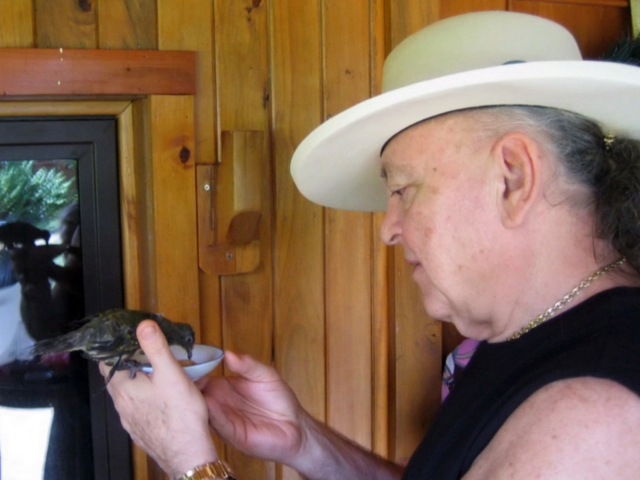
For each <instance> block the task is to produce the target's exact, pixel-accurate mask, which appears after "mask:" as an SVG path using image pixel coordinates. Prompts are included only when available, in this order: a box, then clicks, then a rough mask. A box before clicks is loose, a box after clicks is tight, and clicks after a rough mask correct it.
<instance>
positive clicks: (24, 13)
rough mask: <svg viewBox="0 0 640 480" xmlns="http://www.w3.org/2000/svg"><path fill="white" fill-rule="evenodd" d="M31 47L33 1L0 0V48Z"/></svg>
mask: <svg viewBox="0 0 640 480" xmlns="http://www.w3.org/2000/svg"><path fill="white" fill-rule="evenodd" d="M33 45H34V41H33V0H0V48H27V47H33Z"/></svg>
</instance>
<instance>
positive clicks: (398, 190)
mask: <svg viewBox="0 0 640 480" xmlns="http://www.w3.org/2000/svg"><path fill="white" fill-rule="evenodd" d="M406 189H407V187H402V188H398V189H396V190H391V196H393V195H398V196H399V197H401V196H402V194H403V193H404V191H405V190H406Z"/></svg>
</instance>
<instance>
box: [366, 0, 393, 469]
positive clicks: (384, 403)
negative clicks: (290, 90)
mask: <svg viewBox="0 0 640 480" xmlns="http://www.w3.org/2000/svg"><path fill="white" fill-rule="evenodd" d="M369 3H370V7H369V8H370V15H369V18H370V31H371V34H370V38H369V40H370V51H371V57H370V95H371V96H374V95H378V94H379V93H380V90H381V84H382V67H383V65H384V58H385V56H386V53H387V52H386V46H385V45H386V44H385V14H384V12H385V2H384V0H370V2H369ZM383 219H384V214H382V213H376V214H373V215H372V216H371V223H372V231H371V242H372V252H371V262H372V267H371V277H372V278H371V286H372V291H371V295H372V298H371V331H372V338H371V342H372V349H371V350H372V356H373V360H372V367H373V391H372V397H373V398H372V402H373V403H372V421H373V432H372V433H373V438H372V450H373V451H374V452H375V453H377V454H378V455H381V456H382V457H388V456H389V454H390V450H389V445H390V442H389V434H390V426H389V406H390V405H389V400H390V387H391V385H390V382H389V374H390V369H389V366H390V362H389V355H390V353H391V351H390V343H389V339H390V330H389V329H390V315H389V282H388V269H389V263H388V251H389V249H388V248H387V246H386V245H385V244H384V243H383V242H382V239H381V238H380V228H381V226H382V220H383Z"/></svg>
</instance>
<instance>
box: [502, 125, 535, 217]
mask: <svg viewBox="0 0 640 480" xmlns="http://www.w3.org/2000/svg"><path fill="white" fill-rule="evenodd" d="M492 153H493V154H494V158H495V159H496V161H497V162H498V169H499V172H500V185H499V198H498V205H499V211H500V218H501V220H502V224H503V225H504V226H505V227H506V228H516V227H518V226H520V225H522V223H523V222H524V220H525V219H526V216H527V213H528V212H529V211H530V210H531V207H532V206H533V204H534V202H535V199H536V196H537V194H538V191H539V188H540V173H541V172H540V169H541V163H540V162H541V153H542V152H541V151H540V148H539V147H538V144H537V143H536V142H535V141H534V140H533V139H532V138H531V137H529V136H528V135H525V134H523V133H518V132H510V133H507V134H506V135H504V136H503V137H501V138H500V139H499V140H498V141H497V142H496V143H495V144H494V146H493V149H492Z"/></svg>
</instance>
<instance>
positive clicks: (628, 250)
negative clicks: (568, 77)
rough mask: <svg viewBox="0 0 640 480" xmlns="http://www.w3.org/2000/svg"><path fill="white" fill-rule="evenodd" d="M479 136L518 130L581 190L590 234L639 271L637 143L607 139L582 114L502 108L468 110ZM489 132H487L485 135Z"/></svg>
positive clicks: (639, 158) (639, 145) (639, 150)
mask: <svg viewBox="0 0 640 480" xmlns="http://www.w3.org/2000/svg"><path fill="white" fill-rule="evenodd" d="M469 113H471V114H472V115H474V116H477V118H478V120H479V121H480V123H481V125H484V128H483V131H484V132H485V133H493V134H504V133H506V132H507V131H512V130H519V131H522V132H523V133H527V134H529V135H531V136H532V138H534V139H535V140H537V141H538V142H539V143H540V144H541V145H543V148H546V149H547V153H549V154H550V155H551V156H552V157H553V158H555V159H557V161H558V168H559V170H560V174H561V175H563V176H564V177H565V178H566V179H567V180H568V181H569V182H570V183H572V184H576V185H580V186H583V187H585V190H586V191H587V192H588V193H589V195H588V197H589V201H588V202H587V204H586V205H584V207H586V208H592V209H593V213H594V218H595V225H594V228H595V235H596V237H597V238H601V239H603V240H605V241H607V242H609V244H610V245H611V246H612V247H613V248H614V249H615V250H616V251H617V252H618V253H620V255H622V256H625V257H627V261H628V262H629V264H630V265H631V266H633V268H634V269H635V270H636V271H639V272H640V141H638V140H635V139H631V138H625V137H610V136H607V135H606V132H604V131H603V130H602V128H601V126H600V125H598V124H597V123H596V122H594V121H592V120H590V119H588V118H586V117H583V116H582V115H579V114H576V113H573V112H568V111H564V110H558V109H555V108H547V107H531V106H514V107H511V106H504V107H487V108H479V109H475V110H473V111H470V112H469ZM486 129H489V131H490V132H487V130H486Z"/></svg>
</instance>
